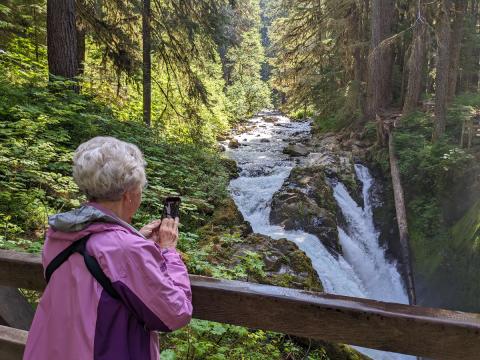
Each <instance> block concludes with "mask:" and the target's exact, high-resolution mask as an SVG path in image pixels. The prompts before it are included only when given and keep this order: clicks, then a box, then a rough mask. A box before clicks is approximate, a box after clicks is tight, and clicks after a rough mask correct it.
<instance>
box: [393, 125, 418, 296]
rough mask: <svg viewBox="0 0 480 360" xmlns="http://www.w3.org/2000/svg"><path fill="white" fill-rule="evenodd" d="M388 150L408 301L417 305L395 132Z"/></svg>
mask: <svg viewBox="0 0 480 360" xmlns="http://www.w3.org/2000/svg"><path fill="white" fill-rule="evenodd" d="M388 152H389V157H390V173H391V176H392V185H393V195H394V198H395V211H396V214H397V223H398V232H399V235H400V247H401V249H402V267H403V273H404V275H405V283H406V285H407V295H408V302H409V304H410V305H415V304H416V302H417V299H416V294H415V282H414V277H413V268H412V261H411V256H410V253H411V250H410V239H409V236H408V223H407V211H406V209H405V197H404V194H403V187H402V182H401V179H400V168H399V167H398V160H397V157H396V155H395V145H394V141H393V134H392V133H391V132H390V133H389V135H388Z"/></svg>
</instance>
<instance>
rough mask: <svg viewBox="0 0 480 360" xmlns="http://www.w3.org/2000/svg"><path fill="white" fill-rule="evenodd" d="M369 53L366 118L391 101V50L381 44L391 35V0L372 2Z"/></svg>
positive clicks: (392, 11) (392, 9)
mask: <svg viewBox="0 0 480 360" xmlns="http://www.w3.org/2000/svg"><path fill="white" fill-rule="evenodd" d="M371 14H372V20H371V23H372V29H371V34H372V38H371V52H370V56H369V60H368V84H367V86H368V91H367V102H368V116H369V117H370V118H373V119H374V118H375V114H377V113H378V111H379V110H380V109H382V108H386V107H387V106H388V105H390V103H391V101H392V63H393V59H392V49H391V46H390V45H388V44H381V42H382V41H383V40H385V39H387V38H388V37H389V36H390V35H391V28H392V19H393V14H394V6H393V0H373V1H372V12H371Z"/></svg>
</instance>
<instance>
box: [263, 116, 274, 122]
mask: <svg viewBox="0 0 480 360" xmlns="http://www.w3.org/2000/svg"><path fill="white" fill-rule="evenodd" d="M263 121H265V122H268V123H275V122H277V121H278V118H277V117H276V116H264V117H263Z"/></svg>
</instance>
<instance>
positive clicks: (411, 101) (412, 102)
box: [403, 22, 426, 114]
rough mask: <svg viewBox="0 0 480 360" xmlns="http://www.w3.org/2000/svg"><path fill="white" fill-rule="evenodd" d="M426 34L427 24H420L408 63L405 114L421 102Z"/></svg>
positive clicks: (416, 28) (416, 30) (416, 29)
mask: <svg viewBox="0 0 480 360" xmlns="http://www.w3.org/2000/svg"><path fill="white" fill-rule="evenodd" d="M425 34H426V25H425V23H423V22H418V23H417V25H416V27H415V30H414V34H413V42H412V50H411V53H410V58H409V59H408V63H407V67H408V80H407V92H406V94H405V101H404V103H403V113H404V114H408V113H411V112H412V111H415V109H416V108H417V105H418V102H419V100H420V95H421V92H422V80H423V74H422V69H423V66H424V64H425V60H426V47H425Z"/></svg>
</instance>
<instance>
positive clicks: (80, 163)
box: [73, 136, 147, 201]
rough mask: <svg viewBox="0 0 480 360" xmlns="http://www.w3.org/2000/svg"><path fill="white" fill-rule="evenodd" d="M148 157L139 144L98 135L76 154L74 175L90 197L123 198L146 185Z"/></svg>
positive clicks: (113, 199) (78, 149)
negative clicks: (144, 154) (129, 192)
mask: <svg viewBox="0 0 480 360" xmlns="http://www.w3.org/2000/svg"><path fill="white" fill-rule="evenodd" d="M145 165H146V163H145V160H144V159H143V155H142V152H141V151H140V150H139V149H138V147H137V146H135V145H133V144H130V143H127V142H124V141H120V140H118V139H115V138H113V137H104V136H97V137H95V138H93V139H91V140H88V141H86V142H84V143H83V144H80V146H79V147H78V148H77V150H76V151H75V154H74V156H73V178H74V180H75V182H76V183H77V185H78V187H79V188H80V190H81V191H82V192H83V193H84V194H85V195H86V196H87V198H88V199H89V200H112V201H115V200H120V199H121V198H122V195H123V193H124V192H125V191H127V190H131V189H133V188H135V187H136V186H138V187H143V186H144V185H145V184H146V181H147V180H146V176H145Z"/></svg>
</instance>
